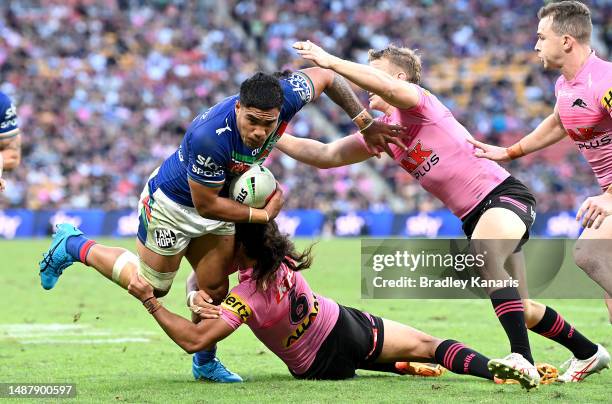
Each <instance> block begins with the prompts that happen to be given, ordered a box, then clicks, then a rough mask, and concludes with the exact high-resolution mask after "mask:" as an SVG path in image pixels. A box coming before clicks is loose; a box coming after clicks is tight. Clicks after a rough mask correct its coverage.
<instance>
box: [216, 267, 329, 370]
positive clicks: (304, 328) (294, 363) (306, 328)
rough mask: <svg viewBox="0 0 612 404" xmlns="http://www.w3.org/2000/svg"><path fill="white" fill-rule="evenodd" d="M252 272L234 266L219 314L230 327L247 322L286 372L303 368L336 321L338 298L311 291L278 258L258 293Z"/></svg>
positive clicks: (307, 364)
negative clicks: (233, 278) (234, 278)
mask: <svg viewBox="0 0 612 404" xmlns="http://www.w3.org/2000/svg"><path fill="white" fill-rule="evenodd" d="M252 273H253V268H248V269H241V270H240V274H239V278H238V279H239V284H238V285H236V286H235V287H234V288H233V289H232V290H231V291H230V293H229V295H228V296H227V297H226V298H225V300H224V301H223V303H222V304H221V307H222V308H223V310H222V312H221V318H222V319H223V320H224V321H225V322H226V323H227V324H228V325H229V326H230V327H231V328H232V329H234V330H235V329H237V328H238V327H239V326H240V325H242V324H246V325H248V326H249V328H250V329H251V330H252V331H253V333H254V334H255V336H257V338H258V339H259V340H261V342H263V343H264V344H265V345H266V346H267V347H268V349H270V350H271V351H272V352H274V353H275V354H276V355H277V356H278V357H279V358H281V359H282V360H283V362H285V363H286V364H287V367H289V369H291V371H292V372H294V373H297V374H302V373H304V372H306V371H307V370H308V368H309V367H310V365H312V362H313V361H314V359H315V356H316V353H317V351H318V350H319V348H320V347H321V344H322V343H323V341H324V340H325V338H326V337H327V336H328V335H329V333H330V331H331V330H332V328H334V325H336V321H337V320H338V304H337V303H336V302H334V301H332V300H329V299H328V298H326V297H323V296H315V295H314V293H312V290H311V289H310V286H308V282H306V279H304V277H303V276H302V274H300V273H299V272H294V271H292V270H291V269H290V268H289V267H287V265H286V264H284V263H283V264H281V265H280V267H279V268H278V270H277V271H276V279H273V281H272V282H270V284H269V285H268V287H267V289H265V290H264V291H262V292H260V293H257V283H256V281H255V280H254V279H253V278H252V276H251V275H252ZM294 311H295V312H294ZM288 313H289V315H288Z"/></svg>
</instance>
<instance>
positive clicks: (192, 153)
mask: <svg viewBox="0 0 612 404" xmlns="http://www.w3.org/2000/svg"><path fill="white" fill-rule="evenodd" d="M216 129H217V126H213V125H211V124H210V123H204V124H203V125H201V126H199V127H197V128H195V129H194V130H193V132H192V134H191V136H188V138H187V139H186V143H187V175H188V176H189V177H190V178H191V179H192V180H194V181H196V182H198V183H200V184H202V185H205V186H208V187H220V186H222V185H223V183H224V182H225V177H226V170H227V167H228V166H229V161H230V156H231V150H230V145H229V143H228V140H227V136H218V135H217V133H215V130H216Z"/></svg>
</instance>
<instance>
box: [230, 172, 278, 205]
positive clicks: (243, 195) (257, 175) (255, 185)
mask: <svg viewBox="0 0 612 404" xmlns="http://www.w3.org/2000/svg"><path fill="white" fill-rule="evenodd" d="M274 191H276V179H275V178H274V175H273V174H272V173H271V172H270V170H268V169H267V168H266V167H263V166H260V165H254V166H251V168H249V169H248V170H247V171H246V172H244V173H243V174H242V175H240V176H238V177H236V178H234V179H233V180H232V182H231V184H230V189H229V194H230V196H231V198H232V199H233V200H235V201H236V202H240V203H242V204H244V205H248V206H251V207H253V208H263V207H264V206H266V203H267V202H268V199H269V198H270V197H271V196H272V194H273V193H274Z"/></svg>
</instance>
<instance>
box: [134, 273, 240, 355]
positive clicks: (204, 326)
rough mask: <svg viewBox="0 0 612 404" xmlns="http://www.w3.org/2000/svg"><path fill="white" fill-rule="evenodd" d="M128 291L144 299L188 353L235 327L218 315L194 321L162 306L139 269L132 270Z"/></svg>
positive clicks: (170, 335)
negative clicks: (134, 271) (135, 271)
mask: <svg viewBox="0 0 612 404" xmlns="http://www.w3.org/2000/svg"><path fill="white" fill-rule="evenodd" d="M128 291H129V292H130V294H131V295H132V296H134V297H136V298H137V299H138V300H140V301H141V302H143V304H144V306H145V308H146V309H147V310H148V311H149V313H151V314H152V315H153V317H154V318H155V320H156V321H157V323H158V324H159V325H160V326H161V328H162V329H163V330H164V332H165V333H166V334H167V335H168V336H169V337H170V338H171V339H172V340H173V341H174V342H175V343H176V344H177V345H178V346H180V347H181V348H183V349H184V350H185V351H187V352H188V353H194V352H198V351H201V350H203V349H205V348H208V347H210V346H212V345H214V344H215V343H217V342H218V341H220V340H222V339H224V338H226V337H227V336H228V335H230V334H231V333H232V332H234V329H233V328H232V327H230V326H229V325H228V324H227V323H226V322H225V321H224V320H222V319H221V318H217V319H203V320H202V321H200V322H199V323H197V324H194V323H192V322H191V321H189V320H187V319H185V318H183V317H181V316H178V315H176V314H174V313H172V312H171V311H169V310H167V309H165V308H164V307H163V306H161V303H159V302H158V301H157V299H156V298H155V297H153V287H152V286H151V285H149V284H148V283H147V282H146V281H144V280H143V279H142V278H140V276H138V273H134V276H133V277H132V280H131V281H130V284H129V286H128Z"/></svg>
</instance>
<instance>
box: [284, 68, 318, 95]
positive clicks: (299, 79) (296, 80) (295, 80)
mask: <svg viewBox="0 0 612 404" xmlns="http://www.w3.org/2000/svg"><path fill="white" fill-rule="evenodd" d="M287 83H289V85H290V86H291V87H292V89H293V92H295V93H297V94H298V95H299V96H300V98H301V99H302V101H304V102H310V101H312V98H313V91H312V87H311V84H310V79H309V78H308V77H306V76H305V75H304V74H303V73H299V72H296V73H292V74H291V75H290V76H289V77H288V78H287Z"/></svg>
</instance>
